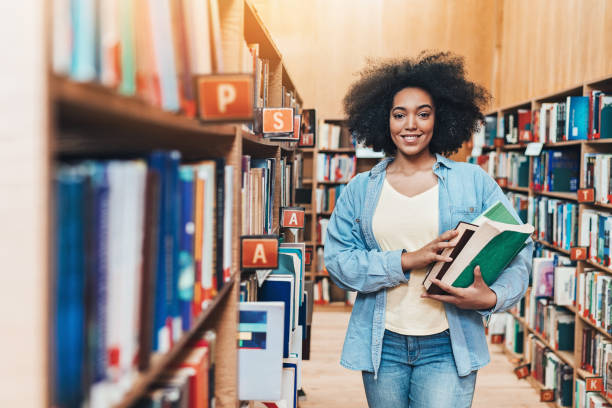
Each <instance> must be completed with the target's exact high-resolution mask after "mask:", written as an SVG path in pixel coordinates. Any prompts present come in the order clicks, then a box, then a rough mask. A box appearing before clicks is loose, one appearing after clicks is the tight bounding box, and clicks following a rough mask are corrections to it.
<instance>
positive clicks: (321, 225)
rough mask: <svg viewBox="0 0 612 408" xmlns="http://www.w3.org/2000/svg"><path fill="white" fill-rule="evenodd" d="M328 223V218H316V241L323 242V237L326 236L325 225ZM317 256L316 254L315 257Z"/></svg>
mask: <svg viewBox="0 0 612 408" xmlns="http://www.w3.org/2000/svg"><path fill="white" fill-rule="evenodd" d="M328 225H329V218H325V217H319V218H318V219H317V228H316V232H317V242H318V243H320V244H325V239H326V238H327V226H328ZM318 258H319V256H318V254H317V259H318Z"/></svg>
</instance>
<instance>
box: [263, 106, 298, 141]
mask: <svg viewBox="0 0 612 408" xmlns="http://www.w3.org/2000/svg"><path fill="white" fill-rule="evenodd" d="M293 121H294V114H293V108H263V112H262V133H263V134H264V136H265V135H278V134H287V133H290V134H291V135H290V136H293Z"/></svg>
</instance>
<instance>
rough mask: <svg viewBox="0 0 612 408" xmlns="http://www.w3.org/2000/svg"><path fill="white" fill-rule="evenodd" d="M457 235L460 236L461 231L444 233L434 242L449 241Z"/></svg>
mask: <svg viewBox="0 0 612 408" xmlns="http://www.w3.org/2000/svg"><path fill="white" fill-rule="evenodd" d="M457 235H459V231H457V230H449V231H446V232H444V233H442V235H440V236H439V237H438V238H436V239H435V240H434V242H441V241H448V240H450V239H453V238H455V237H456V236H457Z"/></svg>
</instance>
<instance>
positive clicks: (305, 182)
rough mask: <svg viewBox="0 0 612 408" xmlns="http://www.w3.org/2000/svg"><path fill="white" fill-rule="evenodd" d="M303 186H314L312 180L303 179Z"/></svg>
mask: <svg viewBox="0 0 612 408" xmlns="http://www.w3.org/2000/svg"><path fill="white" fill-rule="evenodd" d="M302 184H312V179H311V178H304V179H302Z"/></svg>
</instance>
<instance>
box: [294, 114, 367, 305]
mask: <svg viewBox="0 0 612 408" xmlns="http://www.w3.org/2000/svg"><path fill="white" fill-rule="evenodd" d="M317 125H318V126H317V138H316V145H315V147H312V148H300V149H299V150H300V151H301V152H302V154H303V157H304V178H303V179H302V183H303V185H304V186H305V187H308V188H310V189H311V193H312V196H311V197H312V198H311V203H312V204H311V205H310V206H308V207H306V228H305V231H304V232H305V241H306V245H308V246H311V247H312V248H313V255H312V263H311V265H310V267H307V269H306V278H307V279H309V280H314V281H318V280H319V279H320V278H326V277H327V278H329V274H328V273H327V271H324V270H323V271H322V270H318V266H319V265H321V264H322V262H323V261H322V259H320V258H321V256H322V250H323V243H322V242H319V241H318V240H317V237H318V232H317V228H318V227H317V224H318V222H319V219H329V217H331V215H332V212H333V211H329V210H328V211H325V210H319V211H317V204H316V203H317V190H318V189H319V188H320V187H325V188H334V187H337V186H342V185H346V184H347V183H348V180H342V181H329V180H321V179H322V177H321V175H320V174H319V173H318V172H319V171H320V169H318V165H317V157H318V156H319V154H327V155H330V156H334V155H349V156H353V155H355V147H354V145H353V143H352V138H351V135H350V134H349V132H348V128H347V127H346V121H345V120H342V119H325V120H319V122H318V124H317ZM330 125H334V126H338V127H339V128H340V132H339V135H337V136H336V137H337V140H336V141H335V142H332V143H328V142H327V141H326V142H323V143H322V141H321V140H320V139H319V138H320V136H321V135H322V134H324V135H325V137H327V136H328V135H331V131H327V130H326V131H322V129H323V128H324V126H330ZM330 138H331V136H330ZM330 140H331V139H330ZM331 146H333V147H331ZM378 160H379V159H378V158H362V157H357V158H356V160H355V174H357V173H360V172H364V171H368V170H370V169H371V168H372V167H373V166H374V165H375V164H376V163H377V161H378ZM336 199H337V197H336ZM331 285H332V283H331V282H330V290H331ZM330 296H331V294H330ZM332 301H333V299H332ZM319 306H320V305H319Z"/></svg>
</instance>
